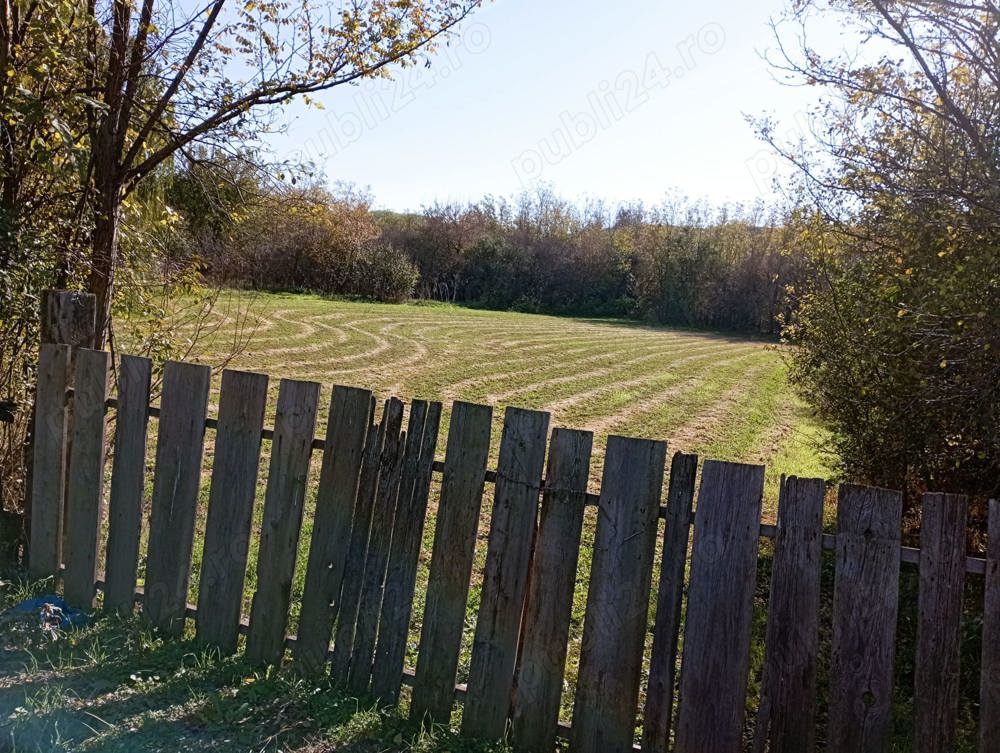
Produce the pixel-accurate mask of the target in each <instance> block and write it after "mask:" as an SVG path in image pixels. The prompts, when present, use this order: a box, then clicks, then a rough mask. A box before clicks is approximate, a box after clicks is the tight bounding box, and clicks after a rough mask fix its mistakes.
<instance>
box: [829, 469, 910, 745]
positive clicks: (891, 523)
mask: <svg viewBox="0 0 1000 753" xmlns="http://www.w3.org/2000/svg"><path fill="white" fill-rule="evenodd" d="M902 504H903V497H902V495H901V494H900V493H899V492H895V491H890V490H888V489H875V488H870V487H863V486H855V485H851V484H845V485H842V486H841V487H840V494H839V499H838V502H837V529H838V530H837V571H836V576H835V582H834V592H833V647H832V661H831V668H830V678H831V681H830V685H831V687H830V732H829V736H828V737H829V742H828V743H827V750H828V751H829V752H830V753H856V751H866V753H867V752H868V751H871V752H872V753H875V752H876V751H884V750H886V749H887V748H888V743H889V733H890V712H891V708H892V672H893V663H894V660H895V645H896V643H895V636H896V614H897V609H898V602H899V559H900V556H899V540H900V523H901V517H902Z"/></svg>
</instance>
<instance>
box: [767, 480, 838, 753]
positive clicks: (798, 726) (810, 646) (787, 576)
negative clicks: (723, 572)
mask: <svg viewBox="0 0 1000 753" xmlns="http://www.w3.org/2000/svg"><path fill="white" fill-rule="evenodd" d="M825 494H826V485H825V483H824V482H823V480H822V479H809V478H796V477H794V476H793V477H791V478H787V479H784V480H783V482H782V484H781V492H780V495H779V497H780V499H779V500H778V532H777V535H776V537H775V540H774V561H773V565H772V569H771V594H770V599H769V601H768V615H767V638H766V642H765V658H764V677H763V681H762V683H761V685H762V687H761V701H760V708H759V710H758V712H757V719H756V728H755V731H754V740H753V750H754V753H764V750H765V749H767V750H769V751H770V753H812V751H814V750H815V749H816V666H817V665H816V661H817V655H818V652H819V606H820V565H821V564H822V561H821V558H822V554H823V499H824V496H825Z"/></svg>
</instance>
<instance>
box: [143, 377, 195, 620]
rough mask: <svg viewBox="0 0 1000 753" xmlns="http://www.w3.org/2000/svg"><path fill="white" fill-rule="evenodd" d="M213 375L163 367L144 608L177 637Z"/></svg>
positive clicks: (182, 605) (189, 565)
mask: <svg viewBox="0 0 1000 753" xmlns="http://www.w3.org/2000/svg"><path fill="white" fill-rule="evenodd" d="M211 378H212V370H211V369H210V368H209V367H208V366H201V365H198V364H192V363H181V362H178V361H168V362H167V363H166V364H165V366H164V370H163V397H162V398H161V401H160V420H159V423H160V425H159V431H158V432H157V440H156V470H155V472H154V475H153V500H152V506H151V510H150V521H149V553H148V555H147V558H146V584H145V589H144V590H145V598H144V599H143V603H142V611H143V614H144V615H145V617H146V619H147V620H148V621H149V622H150V623H151V624H152V625H153V626H154V627H157V628H160V629H161V630H164V631H166V632H168V633H171V634H175V635H179V634H180V633H181V632H182V631H183V630H184V611H185V608H186V606H187V591H188V581H189V579H190V573H191V551H192V546H193V542H194V524H195V518H196V516H197V508H198V491H199V489H200V487H201V461H202V452H203V444H204V439H205V418H206V416H207V413H208V387H209V382H210V381H211Z"/></svg>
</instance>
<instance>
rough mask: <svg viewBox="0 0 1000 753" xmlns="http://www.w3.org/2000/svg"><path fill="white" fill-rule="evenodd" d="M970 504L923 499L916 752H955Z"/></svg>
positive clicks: (941, 497) (952, 498)
mask: <svg viewBox="0 0 1000 753" xmlns="http://www.w3.org/2000/svg"><path fill="white" fill-rule="evenodd" d="M968 507H969V502H968V499H967V498H966V497H964V496H961V495H955V494H925V495H924V498H923V509H922V514H921V524H920V525H921V527H920V591H919V594H918V597H917V601H918V610H917V613H918V618H917V619H918V621H917V658H916V665H915V677H914V681H915V697H914V704H913V706H914V714H915V724H914V730H913V731H914V741H913V742H914V745H913V750H914V751H915V753H941V751H950V750H954V749H955V723H956V720H957V716H958V671H959V651H960V649H961V641H962V635H961V626H962V589H963V588H964V586H965V521H966V517H967V514H968Z"/></svg>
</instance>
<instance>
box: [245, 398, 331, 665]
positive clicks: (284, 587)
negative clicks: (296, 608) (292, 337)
mask: <svg viewBox="0 0 1000 753" xmlns="http://www.w3.org/2000/svg"><path fill="white" fill-rule="evenodd" d="M318 400H319V385H318V384H316V383H315V382H302V381H298V380H293V379H282V380H281V386H280V387H279V389H278V408H277V415H276V416H275V420H274V438H273V439H272V440H271V462H270V465H269V466H268V473H267V491H266V492H265V493H264V519H263V522H262V525H261V532H260V549H259V550H258V553H257V590H256V592H255V593H254V595H253V602H252V604H251V606H250V630H249V632H248V633H247V648H246V658H247V661H248V662H249V663H250V664H253V665H257V666H263V665H267V664H280V663H281V656H282V654H283V653H284V651H285V631H286V629H287V628H288V607H289V604H290V603H291V597H292V578H293V577H294V575H295V555H296V553H297V551H298V543H299V530H300V529H301V527H302V510H303V508H304V507H305V496H306V482H307V480H308V477H309V457H310V454H311V453H312V441H313V435H314V433H315V430H316V405H317V402H318Z"/></svg>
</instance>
